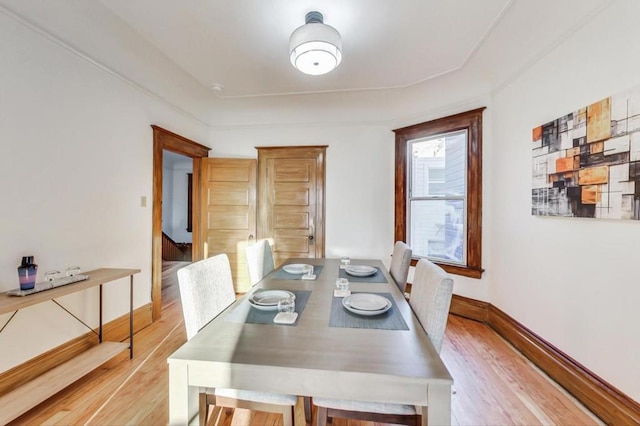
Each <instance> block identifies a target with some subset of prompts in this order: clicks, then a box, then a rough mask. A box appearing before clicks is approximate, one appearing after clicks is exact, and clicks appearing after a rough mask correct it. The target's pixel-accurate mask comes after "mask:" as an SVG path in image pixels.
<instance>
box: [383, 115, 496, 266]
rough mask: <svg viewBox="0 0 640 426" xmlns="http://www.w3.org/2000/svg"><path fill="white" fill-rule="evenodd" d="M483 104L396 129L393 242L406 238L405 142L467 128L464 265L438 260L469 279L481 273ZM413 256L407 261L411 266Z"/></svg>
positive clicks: (414, 260) (413, 261)
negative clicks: (410, 260) (465, 257)
mask: <svg viewBox="0 0 640 426" xmlns="http://www.w3.org/2000/svg"><path fill="white" fill-rule="evenodd" d="M485 108H486V107H482V108H478V109H474V110H472V111H467V112H462V113H460V114H455V115H451V116H448V117H443V118H439V119H436V120H432V121H427V122H424V123H419V124H415V125H412V126H408V127H403V128H400V129H396V130H394V131H393V132H394V133H395V134H396V139H395V144H396V146H395V168H396V176H395V229H394V236H395V241H407V239H406V238H407V223H406V221H407V142H408V141H410V140H413V139H419V138H424V137H428V136H433V135H437V134H441V133H449V132H453V131H457V130H467V132H468V135H469V140H468V143H467V211H466V215H467V235H466V238H467V264H466V266H460V265H451V264H447V263H439V262H437V263H438V265H440V266H441V267H442V268H443V269H444V270H446V271H447V272H449V273H452V274H456V275H463V276H466V277H471V278H480V277H481V276H482V272H484V269H482V112H483V111H484V110H485ZM417 262H418V260H417V259H415V258H414V259H413V260H412V262H411V264H412V265H415V264H416V263H417Z"/></svg>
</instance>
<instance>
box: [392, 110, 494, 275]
mask: <svg viewBox="0 0 640 426" xmlns="http://www.w3.org/2000/svg"><path fill="white" fill-rule="evenodd" d="M483 110H484V108H479V109H476V110H473V111H468V112H464V113H461V114H457V115H453V116H450V117H445V118H441V119H437V120H433V121H429V122H426V123H421V124H416V125H414V126H409V127H404V128H402V129H397V130H394V132H395V134H396V196H395V239H396V240H402V241H406V242H407V243H408V244H409V245H410V246H411V248H412V250H413V256H414V257H416V258H420V257H425V258H428V259H429V260H431V261H433V262H436V263H438V264H439V265H440V266H442V267H443V268H444V269H445V270H447V271H448V272H450V273H453V274H458V275H464V276H468V277H473V278H480V276H481V274H482V272H483V269H482V262H481V261H482V254H481V249H482V234H481V229H482V111H483ZM414 262H415V260H414Z"/></svg>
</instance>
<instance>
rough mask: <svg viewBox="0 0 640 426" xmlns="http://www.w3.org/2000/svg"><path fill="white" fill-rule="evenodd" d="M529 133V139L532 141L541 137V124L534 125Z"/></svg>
mask: <svg viewBox="0 0 640 426" xmlns="http://www.w3.org/2000/svg"><path fill="white" fill-rule="evenodd" d="M531 133H532V135H531V140H532V141H534V142H535V141H539V140H540V139H542V126H538V127H534V129H533V132H531Z"/></svg>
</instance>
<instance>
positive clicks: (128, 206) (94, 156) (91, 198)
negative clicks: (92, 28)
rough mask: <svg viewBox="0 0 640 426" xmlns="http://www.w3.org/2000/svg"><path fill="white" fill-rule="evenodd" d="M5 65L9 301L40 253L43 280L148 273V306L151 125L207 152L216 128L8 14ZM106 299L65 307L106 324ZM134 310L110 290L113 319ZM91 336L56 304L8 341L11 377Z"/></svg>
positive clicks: (3, 224) (0, 210) (120, 291)
mask: <svg viewBox="0 0 640 426" xmlns="http://www.w3.org/2000/svg"><path fill="white" fill-rule="evenodd" d="M0 57H2V66H0V182H2V185H0V200H2V202H1V203H0V236H1V237H2V239H1V242H0V291H6V290H10V289H13V288H16V287H18V280H17V273H16V267H17V266H18V264H19V262H20V259H21V256H24V255H34V256H35V259H36V263H37V264H38V265H39V271H38V276H39V278H40V279H42V277H43V274H44V272H46V271H48V270H53V269H57V270H64V269H65V268H66V267H68V266H70V265H78V266H80V267H81V268H82V270H83V271H87V270H90V269H95V268H100V267H115V268H139V269H141V270H142V272H141V273H140V274H138V275H136V276H135V280H134V283H135V294H134V305H135V307H138V306H141V305H143V304H146V303H149V302H150V288H151V287H150V281H151V273H150V271H151V220H152V215H151V191H152V146H153V143H152V141H153V137H152V129H151V127H150V125H151V124H158V125H160V126H162V127H164V128H168V129H170V130H172V131H174V132H177V133H180V134H183V135H184V136H186V137H189V138H192V139H194V140H196V141H204V142H206V140H207V138H208V128H207V127H205V126H203V125H202V124H200V122H199V121H197V120H195V119H194V118H192V116H190V115H188V114H185V113H183V112H181V111H180V110H178V109H176V108H174V107H172V106H170V105H169V104H167V103H165V102H163V101H161V100H159V99H158V98H157V97H154V96H150V95H149V94H148V93H147V92H145V91H142V90H139V89H137V88H136V86H135V85H134V84H130V83H128V82H126V81H123V80H122V79H120V78H117V77H116V76H114V75H113V74H111V73H109V72H105V70H103V69H101V68H99V67H96V66H95V65H93V64H91V63H90V62H88V61H86V60H84V59H81V58H80V57H79V56H78V55H76V54H74V53H73V52H72V51H70V50H68V49H66V48H64V47H62V46H60V45H59V44H57V43H55V42H53V41H52V40H50V39H48V38H47V37H45V36H43V35H42V34H41V33H38V32H36V31H34V30H32V29H30V28H29V27H28V26H25V25H24V24H22V23H20V22H18V21H16V20H14V19H12V18H10V17H8V16H6V15H4V14H2V13H0ZM142 196H146V197H147V207H141V197H142ZM97 300H98V297H97V292H96V291H94V290H88V291H86V292H83V293H79V294H74V295H70V296H66V297H63V298H61V299H60V302H61V303H62V304H63V305H64V306H66V307H67V308H68V309H70V310H71V311H72V312H74V313H75V314H76V315H78V316H79V317H80V318H82V319H83V320H84V321H85V322H87V323H88V324H91V325H95V324H97V320H98V314H97V312H98V310H97V307H98V304H97ZM128 307H129V297H128V280H126V279H124V280H119V281H118V282H116V283H113V284H110V285H107V286H105V301H104V309H105V311H104V320H105V321H109V320H111V319H113V318H116V317H118V316H120V315H124V314H126V313H127V312H128ZM9 317H10V314H5V315H1V316H0V327H1V326H2V325H4V324H5V323H6V321H8V319H9ZM86 331H87V330H86V329H85V328H84V327H83V326H82V325H79V323H77V322H76V321H75V320H74V319H73V318H71V317H70V316H69V315H67V314H66V313H64V312H63V311H62V310H61V309H60V308H59V307H57V306H55V305H54V304H53V303H51V302H47V303H43V304H40V305H36V306H33V307H29V308H26V309H23V310H21V311H19V312H18V314H17V315H16V316H15V317H14V318H13V319H12V320H11V323H10V324H9V325H8V326H7V327H6V328H5V330H4V331H3V332H2V333H0V348H2V355H1V356H0V371H5V370H6V369H8V368H10V367H12V366H15V365H17V364H19V363H21V362H24V361H26V360H27V359H29V358H31V357H33V356H35V355H37V354H39V353H41V352H43V351H45V350H48V349H50V348H52V347H55V346H57V345H60V344H62V343H64V342H65V341H67V340H69V339H71V338H73V337H75V336H77V335H80V334H82V333H85V332H86Z"/></svg>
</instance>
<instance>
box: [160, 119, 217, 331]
mask: <svg viewBox="0 0 640 426" xmlns="http://www.w3.org/2000/svg"><path fill="white" fill-rule="evenodd" d="M151 127H152V128H153V219H152V237H151V239H152V242H151V247H152V249H151V302H152V320H153V321H156V320H158V319H160V316H161V312H162V192H163V191H162V188H163V155H164V152H165V151H169V152H173V153H176V154H180V155H184V156H186V157H190V158H191V159H192V163H193V173H192V177H191V179H192V190H191V203H192V212H198V211H200V205H201V200H200V191H197V190H193V188H200V182H201V174H202V173H201V167H200V163H201V162H200V161H198V159H200V158H205V157H208V156H209V150H210V148H208V147H206V146H204V145H201V144H199V143H197V142H194V141H192V140H190V139H187V138H185V137H182V136H180V135H177V134H175V133H173V132H170V131H168V130H166V129H163V128H162V127H159V126H155V125H152V126H151ZM191 217H192V223H191V226H192V235H193V242H192V244H193V246H192V247H193V249H192V260H193V259H200V258H201V257H202V254H201V253H200V251H201V250H200V249H199V247H200V246H201V244H200V241H199V238H200V226H201V224H200V219H199V215H194V214H193V213H192V214H191Z"/></svg>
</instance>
